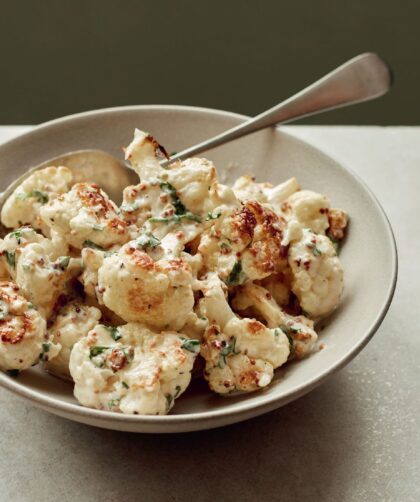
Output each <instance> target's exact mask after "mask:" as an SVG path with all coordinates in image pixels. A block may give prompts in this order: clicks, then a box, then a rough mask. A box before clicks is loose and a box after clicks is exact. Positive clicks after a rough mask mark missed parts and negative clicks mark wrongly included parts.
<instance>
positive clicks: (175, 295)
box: [98, 241, 194, 330]
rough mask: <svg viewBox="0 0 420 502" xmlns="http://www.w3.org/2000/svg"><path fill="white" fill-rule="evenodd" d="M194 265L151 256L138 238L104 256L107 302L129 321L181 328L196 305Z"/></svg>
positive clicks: (101, 286)
mask: <svg viewBox="0 0 420 502" xmlns="http://www.w3.org/2000/svg"><path fill="white" fill-rule="evenodd" d="M192 280H193V276H192V271H191V267H190V266H189V265H188V263H187V262H186V261H184V260H183V259H182V258H174V259H169V260H166V259H157V260H156V261H155V260H154V259H153V258H151V257H150V256H149V255H148V254H147V253H146V252H145V251H144V248H143V247H142V244H141V243H140V244H139V243H138V241H131V242H129V243H127V244H126V245H124V246H123V247H122V248H121V249H120V251H119V252H118V253H117V254H113V255H111V256H108V257H106V258H105V259H104V261H103V264H102V266H101V267H100V268H99V270H98V291H99V293H100V295H101V297H102V301H103V303H104V304H105V305H106V306H107V307H108V308H109V309H110V310H112V311H113V312H115V313H116V314H117V315H119V316H120V317H122V318H123V319H124V320H125V321H127V322H142V323H144V324H146V325H147V326H151V327H153V328H157V329H167V328H168V329H169V328H170V329H175V330H177V329H180V328H181V327H182V326H183V325H184V324H185V321H186V318H187V316H188V314H189V312H190V311H191V310H192V307H193V305H194V296H193V292H192V288H191V282H192Z"/></svg>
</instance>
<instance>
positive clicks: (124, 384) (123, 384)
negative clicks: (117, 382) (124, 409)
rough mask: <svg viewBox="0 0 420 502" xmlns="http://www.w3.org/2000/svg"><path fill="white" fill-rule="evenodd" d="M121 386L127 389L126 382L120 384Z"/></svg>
mask: <svg viewBox="0 0 420 502" xmlns="http://www.w3.org/2000/svg"><path fill="white" fill-rule="evenodd" d="M121 384H122V386H123V387H125V388H126V389H128V388H129V387H128V383H127V382H121Z"/></svg>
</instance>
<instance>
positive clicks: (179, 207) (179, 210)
mask: <svg viewBox="0 0 420 502" xmlns="http://www.w3.org/2000/svg"><path fill="white" fill-rule="evenodd" d="M159 186H160V188H161V189H162V190H163V191H164V192H165V193H167V194H168V195H169V196H170V197H171V199H172V205H173V206H174V208H175V214H178V215H181V214H185V213H186V212H187V208H186V207H185V206H184V204H183V203H182V202H181V200H180V198H179V197H178V194H177V192H176V188H175V187H174V186H173V185H171V184H170V183H168V182H163V183H160V185H159Z"/></svg>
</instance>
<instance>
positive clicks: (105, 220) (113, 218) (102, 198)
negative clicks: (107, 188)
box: [40, 183, 130, 249]
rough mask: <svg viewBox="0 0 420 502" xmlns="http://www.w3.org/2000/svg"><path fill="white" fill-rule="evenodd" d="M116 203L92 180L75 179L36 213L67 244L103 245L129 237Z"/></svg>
mask: <svg viewBox="0 0 420 502" xmlns="http://www.w3.org/2000/svg"><path fill="white" fill-rule="evenodd" d="M118 212H119V210H118V208H117V206H116V205H115V204H114V203H113V202H112V201H111V200H110V199H109V198H108V196H107V195H106V193H105V192H104V191H103V190H101V189H100V188H99V186H98V185H95V184H94V183H77V184H76V185H74V186H73V187H72V189H71V190H70V191H69V192H67V193H66V194H63V195H59V196H58V197H57V198H55V199H54V200H53V201H52V202H50V203H48V204H47V205H45V206H43V207H42V208H41V211H40V214H41V217H42V219H43V220H44V221H45V223H46V224H47V225H48V226H49V227H50V229H51V231H54V232H56V233H57V234H58V235H60V236H61V237H62V238H63V240H65V241H66V242H67V243H68V244H69V245H71V246H73V247H75V248H77V249H81V248H82V247H83V246H84V244H86V243H88V244H89V243H93V244H94V245H96V246H100V247H103V248H108V247H111V246H112V245H114V244H120V245H121V244H123V243H125V242H127V241H128V240H129V238H130V237H129V230H128V224H127V223H126V222H125V221H124V220H123V219H121V218H120V216H119V214H118Z"/></svg>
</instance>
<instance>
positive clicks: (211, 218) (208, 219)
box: [206, 212, 222, 221]
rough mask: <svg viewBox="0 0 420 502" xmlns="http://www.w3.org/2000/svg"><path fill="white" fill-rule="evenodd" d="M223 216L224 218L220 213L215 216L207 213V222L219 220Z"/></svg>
mask: <svg viewBox="0 0 420 502" xmlns="http://www.w3.org/2000/svg"><path fill="white" fill-rule="evenodd" d="M221 216H222V213H218V214H215V215H213V213H212V212H210V213H207V216H206V221H210V220H217V218H220V217H221Z"/></svg>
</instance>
